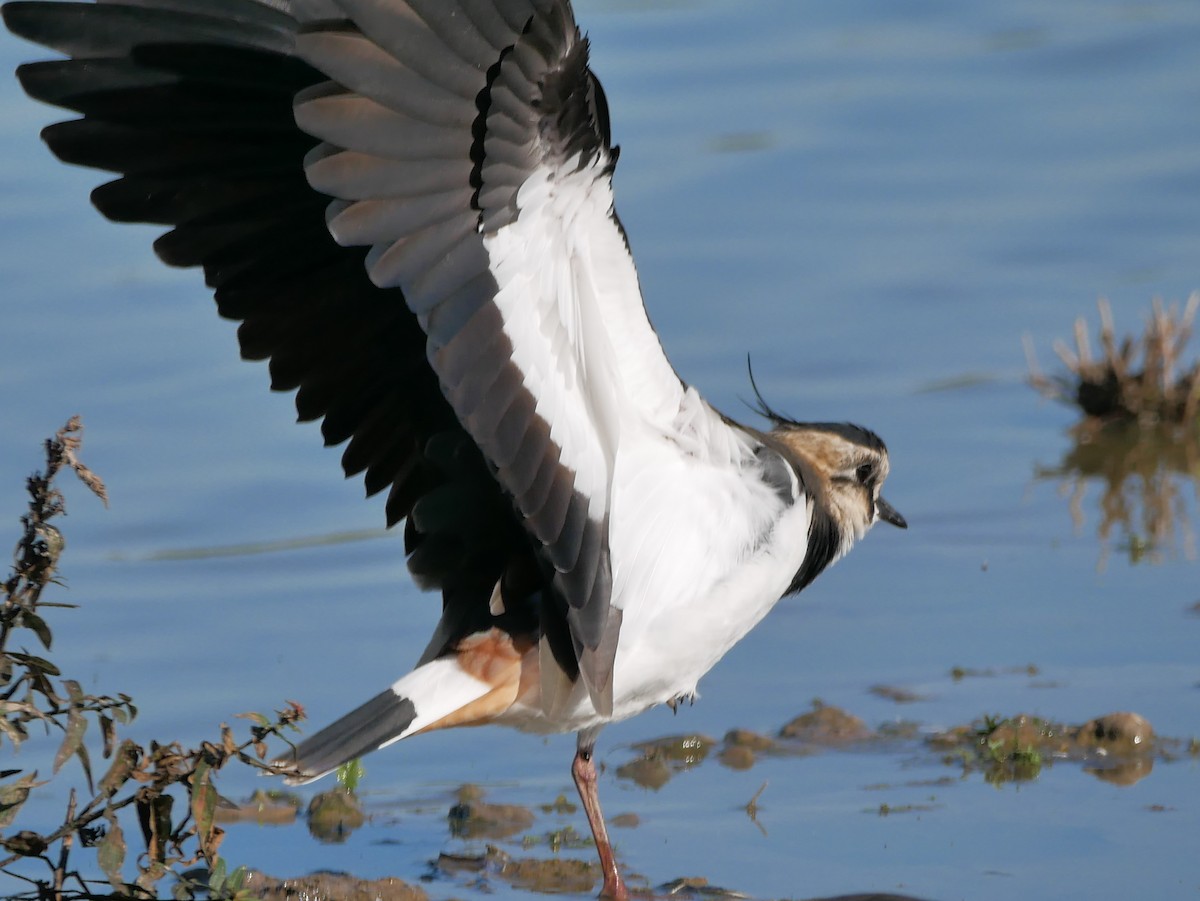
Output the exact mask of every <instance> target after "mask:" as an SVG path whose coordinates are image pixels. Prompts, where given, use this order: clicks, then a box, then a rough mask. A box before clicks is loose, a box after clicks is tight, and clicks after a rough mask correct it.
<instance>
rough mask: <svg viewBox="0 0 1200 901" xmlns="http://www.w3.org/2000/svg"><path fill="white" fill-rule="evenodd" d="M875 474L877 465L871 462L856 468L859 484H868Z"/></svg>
mask: <svg viewBox="0 0 1200 901" xmlns="http://www.w3.org/2000/svg"><path fill="white" fill-rule="evenodd" d="M874 476H875V467H873V466H872V465H871V464H870V463H863V464H862V465H861V466H859V467H858V469H856V470H854V477H855V478H856V479H858V481H859V484H861V485H866V484H867V483H868V482H870V481H871V479H872V478H874Z"/></svg>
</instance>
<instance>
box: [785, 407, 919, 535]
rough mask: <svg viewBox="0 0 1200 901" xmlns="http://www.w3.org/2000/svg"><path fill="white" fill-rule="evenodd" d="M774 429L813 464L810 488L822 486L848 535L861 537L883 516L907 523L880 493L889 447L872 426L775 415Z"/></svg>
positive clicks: (902, 524)
mask: <svg viewBox="0 0 1200 901" xmlns="http://www.w3.org/2000/svg"><path fill="white" fill-rule="evenodd" d="M771 435H772V437H773V438H775V439H776V440H777V441H779V442H780V443H781V444H783V445H784V446H785V447H786V448H787V449H788V450H790V451H791V452H792V453H793V454H794V455H795V456H796V457H797V458H799V460H800V461H802V462H803V463H805V464H807V466H808V467H809V468H810V469H811V470H812V472H813V474H814V475H815V476H816V479H817V484H816V485H811V486H808V488H809V490H811V491H815V492H818V493H819V492H821V491H823V492H824V494H825V501H826V503H827V506H828V509H829V512H830V514H831V515H832V517H833V519H834V521H835V522H836V523H837V525H838V528H839V531H840V532H841V534H842V536H843V538H844V539H849V540H850V541H853V540H857V539H859V538H862V536H863V535H865V534H866V532H867V530H868V529H869V528H871V526H873V525H874V524H875V523H876V522H879V521H881V520H882V521H883V522H887V523H891V524H892V525H894V526H897V527H899V528H901V529H906V528H908V523H907V522H905V520H904V517H903V516H901V515H900V514H899V513H898V512H897V511H896V508H895V507H893V506H892V505H891V504H889V503H888V502H887V501H885V500H884V499H883V496H882V495H881V494H880V491H881V490H882V489H883V483H884V481H885V480H886V479H887V476H888V452H887V447H886V446H885V445H884V443H883V441H882V440H880V438H879V436H878V435H876V434H875V433H874V432H871V431H869V430H867V429H864V428H861V427H860V426H856V425H850V424H849V423H828V422H818V423H800V422H793V421H791V420H781V419H777V420H776V421H775V428H774V429H773V430H772V432H771ZM848 543H849V542H847V544H848Z"/></svg>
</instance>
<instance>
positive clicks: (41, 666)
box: [8, 651, 62, 676]
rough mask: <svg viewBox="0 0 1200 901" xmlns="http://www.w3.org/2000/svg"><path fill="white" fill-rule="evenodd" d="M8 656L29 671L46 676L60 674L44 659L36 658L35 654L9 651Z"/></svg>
mask: <svg viewBox="0 0 1200 901" xmlns="http://www.w3.org/2000/svg"><path fill="white" fill-rule="evenodd" d="M8 656H9V657H11V658H12V659H13V660H15V661H17V663H20V664H22V665H24V666H26V667H28V668H29V669H31V670H36V671H38V672H40V673H44V674H46V675H47V676H61V675H62V673H61V672H60V671H59V669H58V667H57V666H55V665H54V664H53V663H51V662H50V661H49V660H47V659H46V658H44V657H38V656H37V655H36V654H19V653H17V652H16V651H9V652H8Z"/></svg>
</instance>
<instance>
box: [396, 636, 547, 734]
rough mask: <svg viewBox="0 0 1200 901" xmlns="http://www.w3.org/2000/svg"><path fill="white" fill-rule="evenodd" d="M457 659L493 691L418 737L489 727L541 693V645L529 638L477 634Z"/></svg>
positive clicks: (458, 651)
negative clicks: (526, 698)
mask: <svg viewBox="0 0 1200 901" xmlns="http://www.w3.org/2000/svg"><path fill="white" fill-rule="evenodd" d="M455 656H456V657H457V659H458V665H459V666H460V667H461V668H462V670H463V671H464V672H466V673H468V674H469V675H471V676H474V677H475V678H476V679H479V680H480V681H481V682H486V683H487V684H488V685H490V686H492V690H491V691H489V692H488V693H487V694H485V695H484V696H483V697H481V698H477V699H476V700H474V701H472V702H471V703H469V704H466V705H464V706H462V707H460V708H458V710H455V711H454V712H453V713H449V714H447V715H446V716H444V717H442V718H441V719H440V720H437V721H436V722H433V723H430V724H429V725H428V726H426V727H425V728H423V729H419V730H417V732H414V733H413V734H414V735H417V734H420V733H421V732H432V731H434V730H435V729H450V728H453V727H455V726H484V725H487V724H488V723H490V722H491V721H492V720H494V719H495V718H496V717H498V716H500V715H501V714H502V713H504V712H505V711H507V710H508V709H509V708H510V707H511V706H512V705H513V703H514V702H515V701H516V700H517V698H520V697H522V696H524V695H525V694H526V693H527V692H529V691H531V690H534V691H536V690H537V687H538V684H539V675H538V647H537V642H535V641H533V640H532V639H530V638H528V637H526V636H515V637H514V636H512V635H509V634H508V633H507V632H504V631H503V630H501V629H491V630H489V631H487V632H476V633H475V634H474V635H468V636H467V637H466V638H464V639H463V640H462V641H460V642H459V643H458V647H457V648H456V649H455Z"/></svg>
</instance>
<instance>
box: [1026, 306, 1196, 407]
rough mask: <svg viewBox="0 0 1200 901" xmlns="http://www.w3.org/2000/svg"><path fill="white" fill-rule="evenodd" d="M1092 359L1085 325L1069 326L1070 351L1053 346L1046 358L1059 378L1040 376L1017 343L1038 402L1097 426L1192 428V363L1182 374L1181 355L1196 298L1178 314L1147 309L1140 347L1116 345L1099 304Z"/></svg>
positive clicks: (1127, 341)
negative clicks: (1070, 408) (1060, 371)
mask: <svg viewBox="0 0 1200 901" xmlns="http://www.w3.org/2000/svg"><path fill="white" fill-rule="evenodd" d="M1098 306H1099V308H1100V348H1101V351H1102V353H1101V354H1100V355H1099V356H1095V355H1093V352H1092V346H1091V342H1090V341H1089V339H1088V328H1087V322H1086V321H1085V320H1084V319H1083V317H1082V316H1081V317H1080V318H1079V319H1077V320H1076V321H1075V349H1074V350H1072V349H1071V348H1070V347H1068V346H1067V344H1066V342H1064V341H1056V342H1055V344H1054V351H1055V353H1057V354H1058V356H1059V359H1061V360H1062V361H1063V363H1065V364H1066V367H1067V369H1068V371H1069V372H1068V374H1067V375H1056V376H1046V375H1044V374H1043V373H1042V371H1041V369H1040V367H1039V366H1038V363H1037V358H1036V357H1035V355H1034V352H1033V347H1032V342H1031V341H1030V340H1029V338H1028V337H1026V339H1025V353H1026V357H1027V359H1028V360H1029V382H1030V384H1031V385H1033V387H1034V388H1036V389H1037V390H1038V391H1040V392H1041V393H1042V394H1043V395H1044V396H1045V397H1049V398H1051V399H1052V400H1058V401H1064V402H1066V403H1070V404H1074V405H1076V406H1078V407H1079V408H1080V409H1081V410H1083V412H1084V414H1086V415H1087V416H1088V418H1089V419H1091V420H1094V421H1097V422H1100V423H1104V422H1112V421H1123V422H1136V423H1138V424H1139V425H1143V426H1153V425H1159V424H1163V425H1185V424H1194V423H1196V421H1197V420H1196V414H1197V411H1198V409H1200V362H1196V363H1193V364H1192V365H1191V367H1190V368H1189V369H1187V370H1186V371H1184V370H1183V369H1182V366H1181V363H1180V361H1181V359H1182V357H1183V352H1184V348H1185V346H1186V345H1187V342H1188V340H1189V339H1190V338H1191V335H1192V323H1193V321H1194V320H1195V318H1196V312H1197V310H1200V292H1196V293H1193V294H1192V295H1191V297H1189V298H1188V301H1187V303H1186V304H1185V305H1184V307H1183V310H1182V312H1181V311H1180V309H1179V307H1178V306H1177V305H1176V304H1172V305H1171V306H1170V307H1164V306H1163V303H1162V301H1161V300H1158V299H1155V301H1154V309H1153V312H1152V313H1151V315H1150V317H1149V319H1148V320H1147V322H1146V331H1145V333H1144V334H1143V335H1142V337H1141V339H1140V340H1135V339H1134V338H1132V337H1125V338H1124V339H1122V340H1121V342H1120V344H1118V343H1117V337H1116V330H1115V329H1114V328H1113V319H1112V310H1111V308H1110V307H1109V305H1108V301H1106V300H1103V299H1101V300H1100V301H1099V303H1098Z"/></svg>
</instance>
